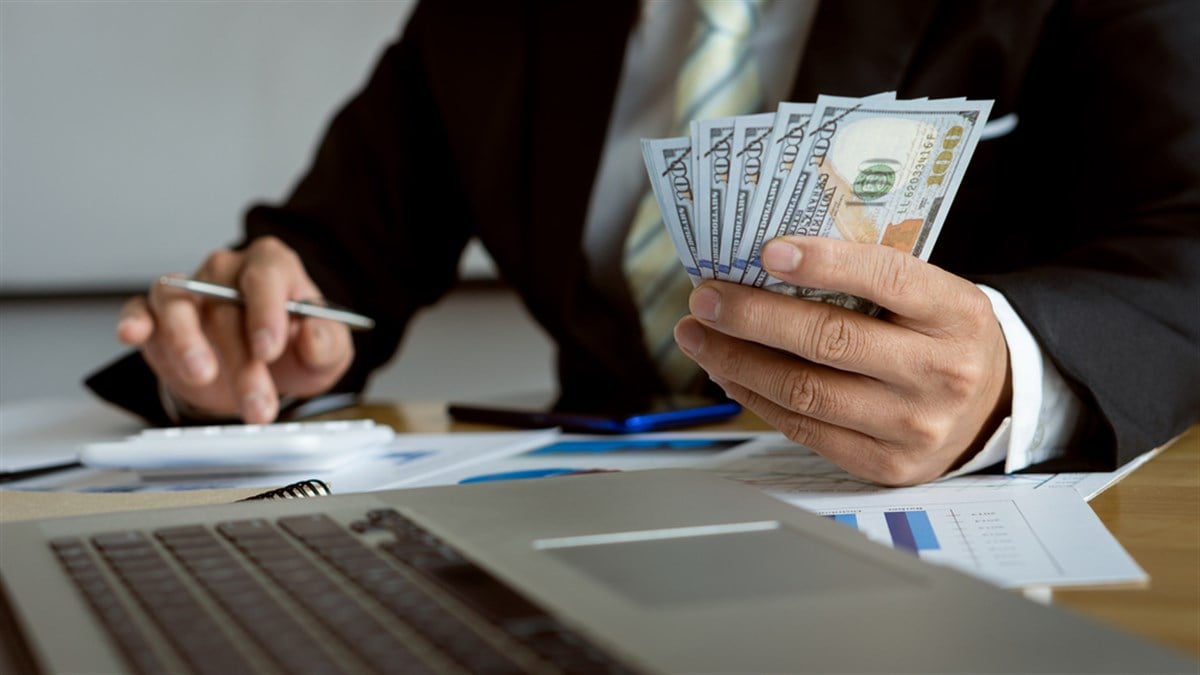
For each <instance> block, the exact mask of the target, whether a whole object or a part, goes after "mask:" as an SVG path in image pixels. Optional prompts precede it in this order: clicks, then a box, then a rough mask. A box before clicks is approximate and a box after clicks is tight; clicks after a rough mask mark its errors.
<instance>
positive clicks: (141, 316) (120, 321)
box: [117, 295, 154, 347]
mask: <svg viewBox="0 0 1200 675" xmlns="http://www.w3.org/2000/svg"><path fill="white" fill-rule="evenodd" d="M153 333H154V315H152V314H151V313H150V307H149V306H148V305H147V304H146V298H145V296H141V295H139V296H136V297H133V298H130V299H129V300H128V301H126V302H125V304H124V306H122V307H121V314H120V315H119V316H118V317H117V339H118V340H120V341H121V343H122V344H126V345H129V346H131V347H137V346H139V345H141V344H143V343H145V342H146V340H149V339H150V336H151V335H152V334H153Z"/></svg>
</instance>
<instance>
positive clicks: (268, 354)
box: [236, 237, 317, 363]
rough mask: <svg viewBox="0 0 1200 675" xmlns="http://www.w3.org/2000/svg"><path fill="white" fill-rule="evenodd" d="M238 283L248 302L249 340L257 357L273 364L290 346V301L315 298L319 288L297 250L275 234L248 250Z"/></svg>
mask: <svg viewBox="0 0 1200 675" xmlns="http://www.w3.org/2000/svg"><path fill="white" fill-rule="evenodd" d="M236 284H237V287H238V289H239V290H240V291H241V293H242V297H243V298H244V300H245V305H246V307H245V322H246V325H245V332H246V342H247V344H249V345H250V349H251V353H252V354H253V355H254V356H255V357H256V358H258V359H261V360H262V361H265V362H267V363H271V362H273V361H275V360H276V359H278V358H279V356H280V355H281V354H282V353H283V351H284V349H285V348H286V347H287V342H288V314H287V302H288V300H290V299H293V298H302V297H314V296H316V295H317V292H316V288H315V286H314V285H313V284H312V282H311V281H310V280H309V279H308V275H307V274H305V273H304V267H303V265H302V264H301V263H300V259H299V258H298V257H297V256H296V254H295V252H293V251H292V250H291V249H290V248H288V247H287V246H286V245H284V244H283V243H282V242H280V241H279V240H278V239H275V238H274V237H263V238H260V239H256V240H255V241H254V243H252V244H251V245H250V246H249V247H248V248H247V249H246V255H245V259H244V261H243V263H242V266H241V268H240V271H239V274H238V277H237V281H236Z"/></svg>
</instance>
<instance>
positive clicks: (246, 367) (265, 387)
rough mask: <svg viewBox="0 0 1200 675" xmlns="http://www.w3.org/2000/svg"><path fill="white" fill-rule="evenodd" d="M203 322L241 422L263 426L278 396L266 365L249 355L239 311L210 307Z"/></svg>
mask: <svg viewBox="0 0 1200 675" xmlns="http://www.w3.org/2000/svg"><path fill="white" fill-rule="evenodd" d="M206 323H207V324H208V326H209V328H208V334H209V336H210V338H211V339H212V342H213V346H214V347H215V349H216V351H217V352H218V353H219V354H220V355H221V367H222V370H224V371H225V373H226V377H227V378H229V381H228V383H227V385H226V386H227V387H229V388H230V389H231V390H232V392H231V394H232V399H233V402H234V405H236V407H237V410H238V413H239V414H240V415H241V418H242V420H243V421H245V422H247V423H249V424H266V423H268V422H271V421H273V420H274V419H275V415H276V414H277V413H278V407H279V404H278V400H279V395H278V393H277V392H276V390H275V383H274V381H273V379H272V377H271V373H270V371H269V370H268V369H267V364H266V363H265V362H264V361H262V360H261V359H258V358H256V357H255V356H254V355H253V354H251V353H250V349H249V348H248V346H247V345H246V342H245V340H244V339H243V330H242V327H243V323H242V313H241V309H240V308H239V307H237V306H234V305H218V306H211V307H210V308H209V309H208V310H207V316H206Z"/></svg>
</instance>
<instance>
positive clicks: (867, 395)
mask: <svg viewBox="0 0 1200 675" xmlns="http://www.w3.org/2000/svg"><path fill="white" fill-rule="evenodd" d="M675 336H676V341H677V342H678V343H679V345H680V347H681V348H682V349H683V350H684V351H685V352H686V353H687V354H688V356H690V357H691V358H692V359H694V360H695V361H696V363H697V364H699V365H700V367H701V368H703V369H704V371H705V372H706V373H708V375H709V377H711V378H712V379H713V380H715V381H718V382H735V383H737V384H738V385H739V386H741V387H743V388H745V389H746V390H747V391H752V392H755V395H756V396H757V397H759V398H761V399H762V400H764V401H769V402H771V403H772V404H774V405H775V406H777V407H779V408H780V409H781V410H786V411H789V412H790V413H791V414H794V415H801V416H804V417H806V418H811V419H813V420H820V421H822V422H827V423H829V424H832V425H835V426H838V427H843V428H846V429H853V430H855V431H857V432H861V433H864V434H867V435H869V436H871V437H874V438H879V439H888V438H890V437H891V435H892V433H893V430H894V426H893V425H894V422H895V419H894V418H895V415H894V413H897V412H899V413H900V414H904V413H906V412H907V410H906V409H905V408H904V406H903V405H897V403H896V401H897V399H898V398H899V397H897V396H896V395H895V394H894V392H892V391H891V389H890V388H888V387H887V386H886V385H885V384H883V383H881V382H879V381H878V380H875V379H872V378H869V377H864V376H862V375H856V374H853V373H847V372H844V371H840V370H837V369H835V368H829V367H826V366H822V365H819V364H814V363H807V362H804V361H800V360H798V359H796V358H795V357H794V356H791V355H790V354H785V353H783V352H781V351H778V350H776V349H770V348H767V347H763V346H761V345H758V344H755V343H752V342H746V341H744V340H739V339H737V338H733V337H730V336H728V335H725V334H724V333H721V332H720V331H715V330H708V329H706V328H704V326H703V325H701V324H700V322H698V321H696V320H695V319H694V318H690V317H685V318H684V319H682V320H681V321H680V322H679V324H678V325H676V327H675Z"/></svg>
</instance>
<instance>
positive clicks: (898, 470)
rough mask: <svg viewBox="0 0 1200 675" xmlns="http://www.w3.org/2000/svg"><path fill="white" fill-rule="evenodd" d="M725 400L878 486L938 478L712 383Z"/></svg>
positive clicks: (832, 428) (892, 454) (735, 387)
mask: <svg viewBox="0 0 1200 675" xmlns="http://www.w3.org/2000/svg"><path fill="white" fill-rule="evenodd" d="M714 381H715V382H716V383H717V384H718V385H720V386H721V388H722V389H724V390H725V393H726V395H728V396H729V398H732V399H733V400H735V401H737V402H738V403H740V404H742V405H743V406H744V407H745V408H746V409H748V410H750V411H752V412H753V413H754V414H756V415H758V416H759V417H760V418H761V419H762V420H763V421H764V422H766V423H767V424H770V425H771V426H772V427H774V428H776V429H778V430H779V431H780V432H781V433H783V434H784V435H785V436H787V437H788V438H789V439H790V440H792V441H795V442H796V443H799V444H801V445H804V446H806V447H808V448H809V449H811V450H813V451H814V452H816V453H818V454H820V455H821V456H823V457H825V458H826V459H828V460H829V461H831V462H833V463H834V464H836V465H838V466H839V467H841V468H842V469H845V470H846V471H848V472H850V473H852V474H854V475H855V476H859V477H861V478H865V479H866V480H869V481H873V482H875V483H879V484H881V485H891V486H900V485H915V484H917V483H920V482H923V481H927V480H931V479H933V478H936V477H937V476H938V475H940V471H939V470H937V469H931V468H929V467H927V466H924V465H921V464H919V463H916V462H913V461H911V458H910V457H909V456H908V454H907V453H905V452H904V451H903V450H902V449H900V448H896V447H893V446H890V445H888V444H885V443H882V442H880V441H879V440H878V439H876V438H872V437H871V436H869V435H867V434H863V433H859V432H857V431H854V430H852V429H845V428H843V427H839V426H837V425H834V424H830V423H828V422H824V421H822V420H818V419H816V418H812V417H806V416H804V415H798V414H796V413H795V412H793V411H791V410H788V409H787V408H785V407H783V406H780V405H777V404H776V403H775V402H774V401H771V400H769V399H767V398H765V397H763V396H762V395H760V394H758V393H756V392H754V391H753V390H751V389H748V388H746V387H744V386H742V385H740V384H737V383H735V382H729V381H725V380H721V379H715V380H714Z"/></svg>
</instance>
